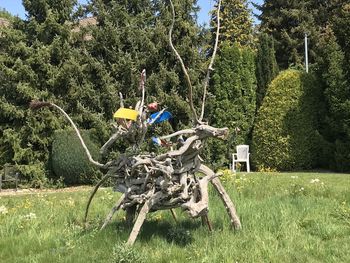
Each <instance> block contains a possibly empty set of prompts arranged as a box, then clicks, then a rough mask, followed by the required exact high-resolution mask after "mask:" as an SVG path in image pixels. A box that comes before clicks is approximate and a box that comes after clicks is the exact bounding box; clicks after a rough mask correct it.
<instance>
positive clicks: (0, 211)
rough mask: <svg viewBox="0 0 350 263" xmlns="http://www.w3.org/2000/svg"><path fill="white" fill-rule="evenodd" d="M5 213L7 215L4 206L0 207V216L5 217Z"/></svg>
mask: <svg viewBox="0 0 350 263" xmlns="http://www.w3.org/2000/svg"><path fill="white" fill-rule="evenodd" d="M7 213H8V210H7V208H6V206H4V205H2V206H0V214H1V215H6V214H7Z"/></svg>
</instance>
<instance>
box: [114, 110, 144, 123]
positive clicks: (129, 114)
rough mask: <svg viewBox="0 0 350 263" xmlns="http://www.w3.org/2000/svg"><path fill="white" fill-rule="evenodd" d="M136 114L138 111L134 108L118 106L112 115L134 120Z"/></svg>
mask: <svg viewBox="0 0 350 263" xmlns="http://www.w3.org/2000/svg"><path fill="white" fill-rule="evenodd" d="M137 115H139V113H138V112H137V111H136V110H133V109H126V108H120V109H119V110H117V111H116V112H115V113H114V115H113V117H114V118H122V119H127V120H133V121H136V118H137Z"/></svg>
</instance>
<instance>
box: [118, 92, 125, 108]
mask: <svg viewBox="0 0 350 263" xmlns="http://www.w3.org/2000/svg"><path fill="white" fill-rule="evenodd" d="M119 97H120V108H124V98H123V94H122V93H121V92H119Z"/></svg>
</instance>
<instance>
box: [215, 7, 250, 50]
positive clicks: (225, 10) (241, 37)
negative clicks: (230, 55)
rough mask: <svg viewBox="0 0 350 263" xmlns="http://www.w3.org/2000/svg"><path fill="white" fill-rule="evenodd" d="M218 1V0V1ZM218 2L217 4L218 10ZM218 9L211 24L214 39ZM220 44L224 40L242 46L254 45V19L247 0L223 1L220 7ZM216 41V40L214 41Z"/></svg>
mask: <svg viewBox="0 0 350 263" xmlns="http://www.w3.org/2000/svg"><path fill="white" fill-rule="evenodd" d="M217 2H218V1H217ZM217 8H218V4H216V8H215V9H216V10H217ZM216 10H213V13H212V19H211V24H212V25H213V29H212V31H213V39H215V37H216V36H215V34H214V31H215V32H216V24H217V17H216V12H217V11H216ZM219 40H220V45H221V43H223V42H230V43H238V44H239V45H241V46H248V47H253V45H254V37H253V19H252V17H251V12H250V10H249V9H248V1H247V0H231V1H222V3H221V9H220V37H219ZM212 42H214V40H213V41H212Z"/></svg>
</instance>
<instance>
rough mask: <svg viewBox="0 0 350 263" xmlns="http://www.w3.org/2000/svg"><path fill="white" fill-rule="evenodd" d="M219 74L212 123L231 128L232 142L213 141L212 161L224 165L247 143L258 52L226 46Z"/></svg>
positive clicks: (219, 59)
mask: <svg viewBox="0 0 350 263" xmlns="http://www.w3.org/2000/svg"><path fill="white" fill-rule="evenodd" d="M214 68H215V73H214V75H213V77H212V85H211V87H210V89H209V92H210V93H211V94H212V95H213V96H212V98H211V99H209V100H208V105H207V108H208V120H209V123H210V124H211V125H213V126H216V127H228V128H229V129H230V138H229V139H228V141H224V142H219V141H217V140H215V141H211V142H209V145H210V153H209V154H208V158H207V159H208V160H211V161H212V162H213V164H215V165H218V166H222V165H223V164H225V163H226V162H227V159H230V158H228V154H229V152H230V151H231V150H232V149H233V148H234V146H235V145H237V144H242V143H245V142H247V140H248V138H249V134H250V132H251V129H252V126H253V122H254V114H255V103H256V100H255V96H256V95H255V92H256V79H255V57H254V52H253V51H252V50H251V49H250V48H247V47H239V45H238V44H234V45H232V46H231V45H229V44H228V43H227V42H226V44H225V45H223V46H222V48H221V50H220V54H219V55H218V57H217V60H216V62H215V65H214Z"/></svg>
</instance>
